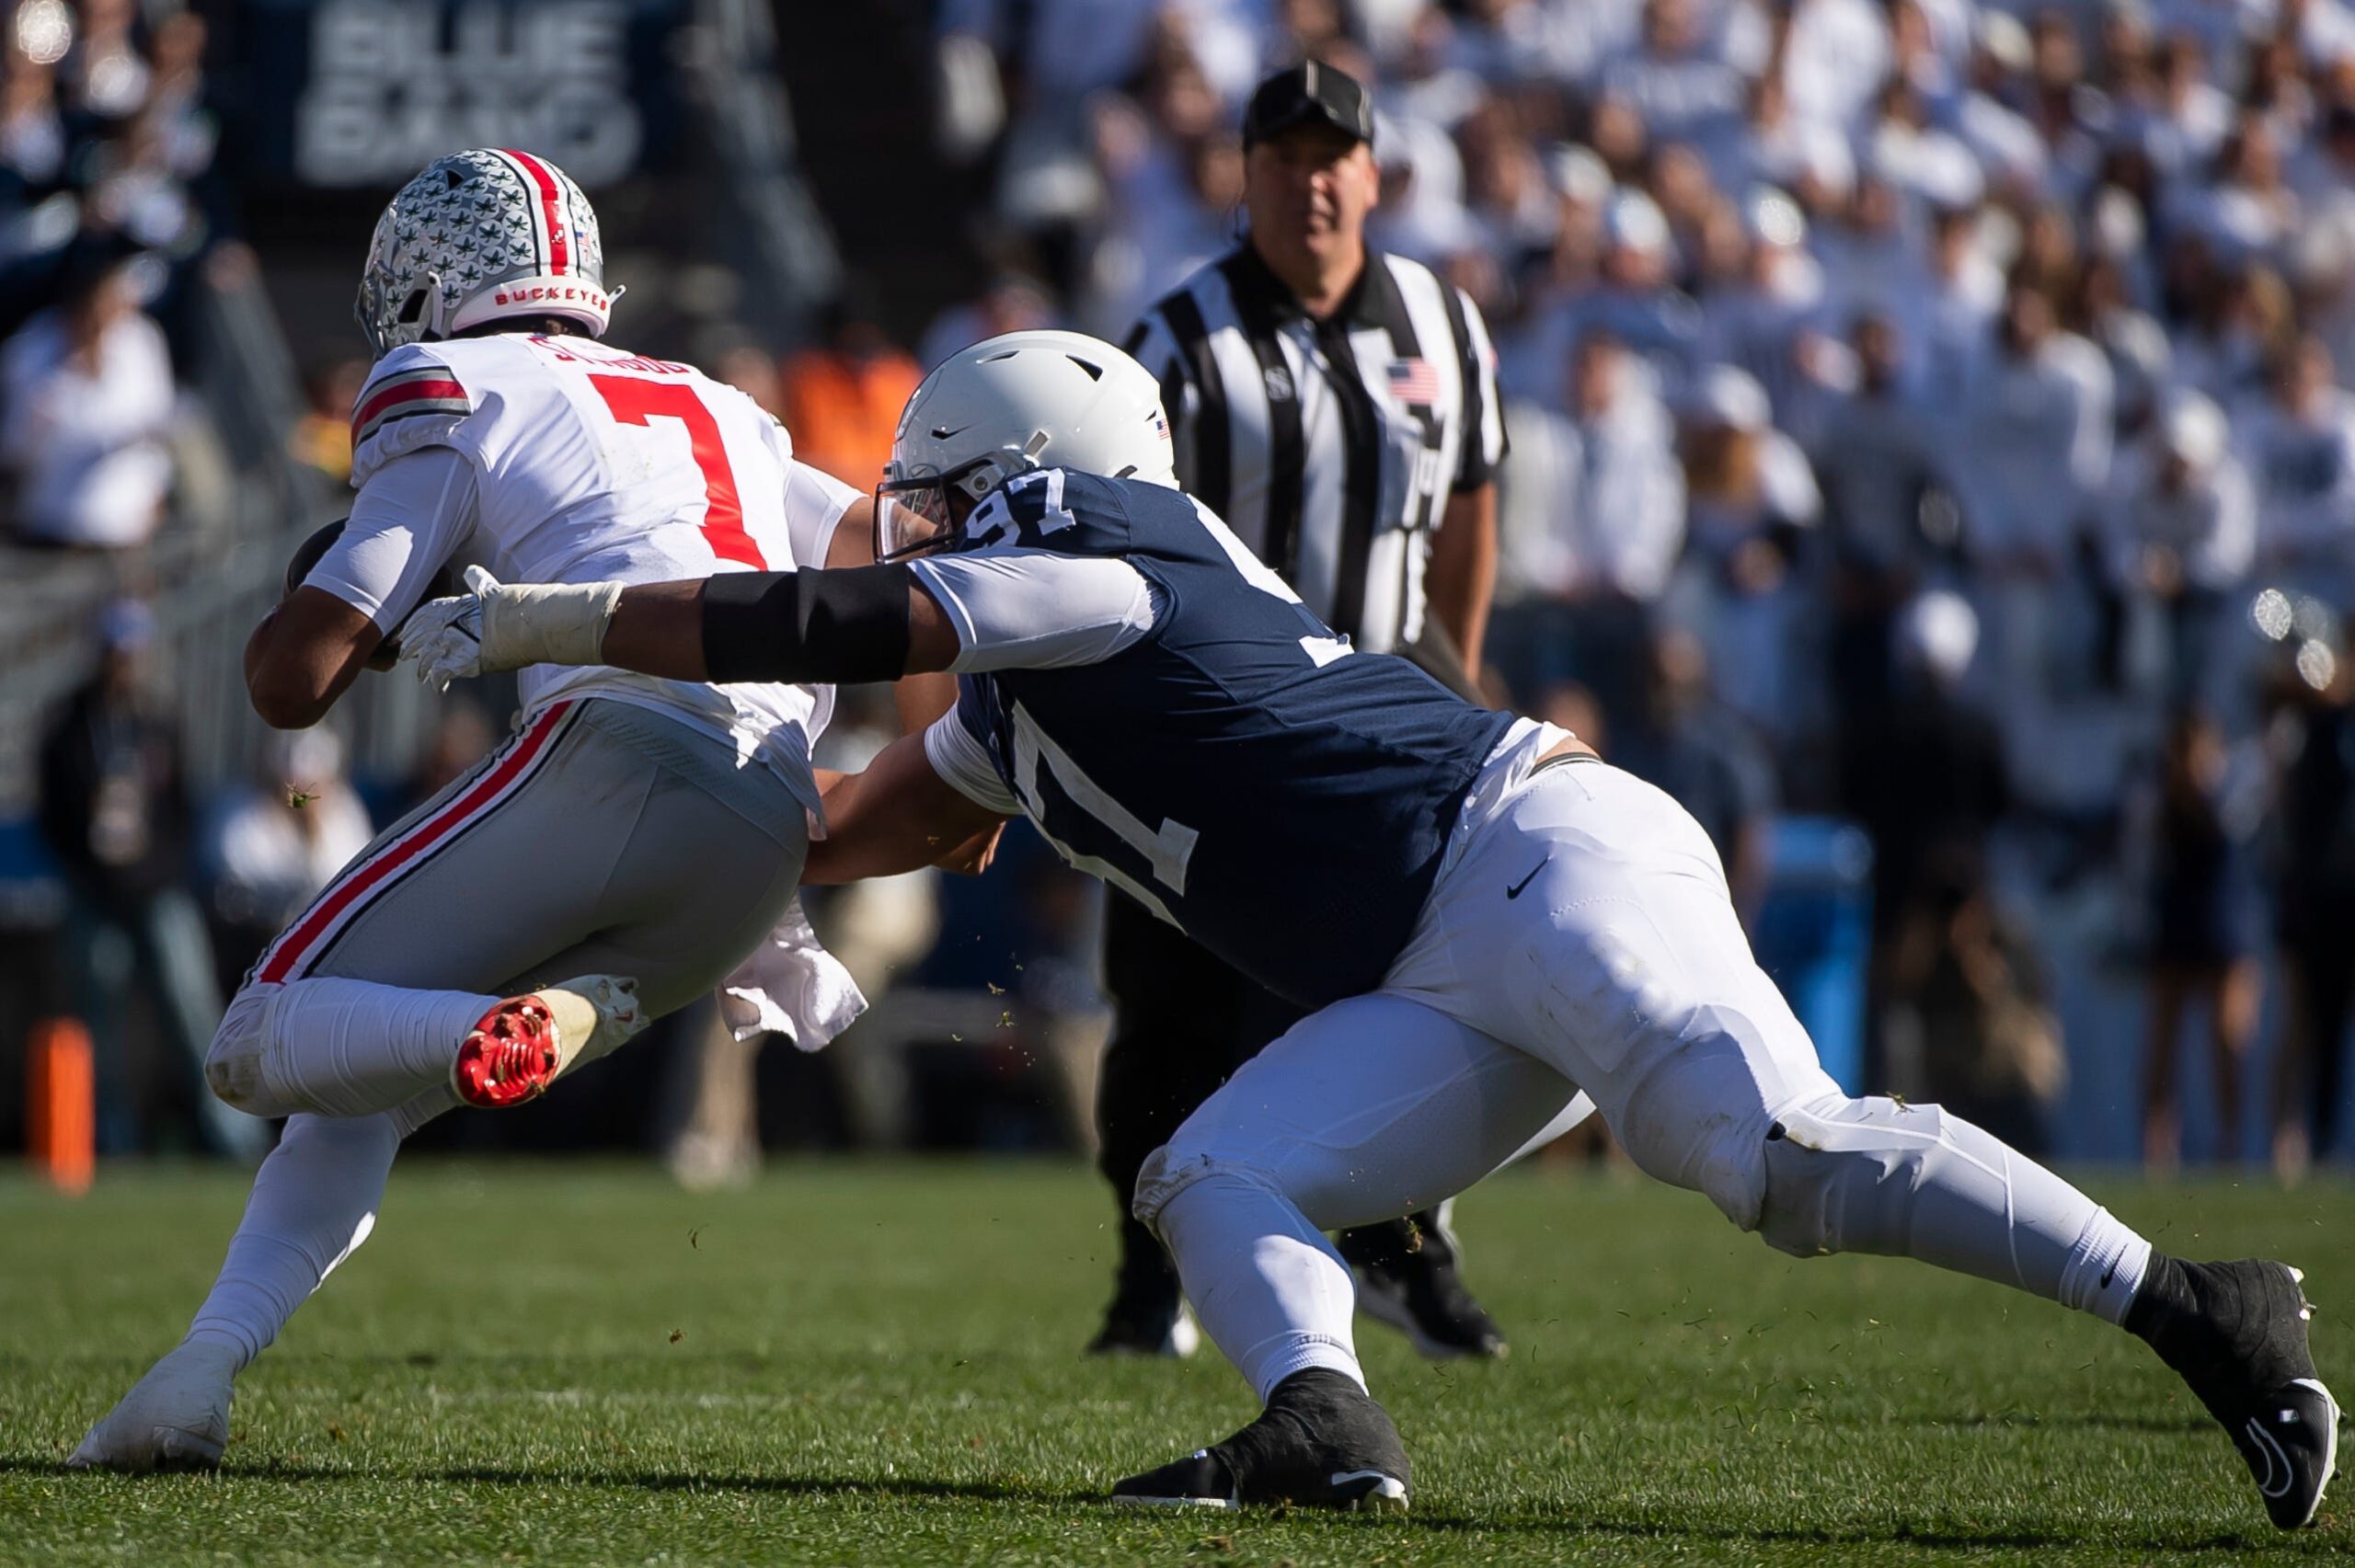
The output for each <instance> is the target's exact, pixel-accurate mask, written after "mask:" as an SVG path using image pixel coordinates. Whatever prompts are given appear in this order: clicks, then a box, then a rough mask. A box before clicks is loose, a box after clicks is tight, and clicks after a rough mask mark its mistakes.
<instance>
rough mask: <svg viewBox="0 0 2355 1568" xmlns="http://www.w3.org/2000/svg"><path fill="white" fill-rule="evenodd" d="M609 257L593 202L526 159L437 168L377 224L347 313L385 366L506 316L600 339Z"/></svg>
mask: <svg viewBox="0 0 2355 1568" xmlns="http://www.w3.org/2000/svg"><path fill="white" fill-rule="evenodd" d="M612 310H613V297H612V296H611V295H610V294H608V293H607V292H605V247H604V244H603V241H602V240H600V239H599V237H598V235H597V214H596V213H595V212H593V211H592V210H591V208H590V206H589V198H587V197H586V196H583V195H582V194H581V193H580V187H579V186H577V185H575V184H573V183H572V180H571V179H570V177H568V176H567V175H566V174H565V172H564V171H563V170H562V169H560V168H558V167H557V166H555V165H554V164H552V163H550V162H548V161H547V160H546V158H543V157H539V156H537V155H534V154H531V153H517V152H510V151H505V150H493V149H491V148H488V147H478V148H476V149H475V150H474V151H472V152H465V153H452V154H451V155H448V156H447V157H442V158H436V159H434V160H433V162H432V163H431V164H429V165H427V166H426V168H425V172H424V173H423V174H420V175H419V176H418V177H416V178H415V179H412V180H410V181H409V182H408V184H407V185H405V186H403V187H401V189H400V194H399V195H397V196H395V197H394V198H393V200H392V202H391V204H390V205H388V206H386V207H385V215H384V216H383V217H381V218H379V219H377V220H376V233H375V235H374V236H373V238H372V239H370V241H369V242H368V264H367V266H366V267H365V268H363V269H362V271H361V274H360V299H359V301H358V303H356V304H354V305H353V307H352V314H353V315H356V316H357V317H359V320H360V330H361V331H362V332H363V333H365V334H367V337H368V343H369V347H371V348H373V349H374V350H375V351H376V357H377V358H378V359H382V358H384V357H385V355H386V354H389V353H391V352H392V351H393V350H394V349H397V348H399V347H400V346H401V345H402V344H404V343H418V342H424V341H427V340H429V339H431V338H447V337H449V336H451V335H452V334H454V333H457V332H462V331H464V330H465V329H466V328H467V327H469V326H480V325H481V324H482V323H484V322H486V321H495V320H497V319H498V318H500V317H501V316H510V315H556V316H562V317H564V318H565V319H566V320H568V321H577V322H579V323H580V325H581V326H583V327H585V328H586V329H587V330H588V332H589V335H590V336H591V337H592V338H599V337H603V335H604V331H605V322H606V319H607V317H608V316H609V315H611V314H612Z"/></svg>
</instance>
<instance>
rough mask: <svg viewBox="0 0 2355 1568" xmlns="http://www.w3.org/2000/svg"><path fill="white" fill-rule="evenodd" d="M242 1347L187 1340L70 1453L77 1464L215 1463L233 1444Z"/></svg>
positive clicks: (148, 1467) (164, 1466) (162, 1466)
mask: <svg viewBox="0 0 2355 1568" xmlns="http://www.w3.org/2000/svg"><path fill="white" fill-rule="evenodd" d="M236 1376H237V1354H236V1351H234V1350H229V1349H227V1348H225V1347H224V1346H221V1345H180V1346H179V1347H178V1349H176V1350H174V1351H172V1352H171V1353H170V1354H169V1355H167V1356H165V1357H164V1358H163V1359H162V1360H161V1361H158V1362H156V1363H155V1366H153V1367H151V1368H148V1369H147V1375H146V1376H145V1377H144V1378H142V1379H139V1381H137V1382H136V1383H133V1384H132V1388H131V1391H130V1392H129V1393H127V1394H125V1395H123V1396H122V1400H121V1403H119V1404H117V1405H116V1406H115V1407H114V1408H113V1409H112V1410H110V1411H109V1412H107V1413H106V1414H105V1415H104V1416H102V1417H101V1418H100V1419H99V1421H98V1425H95V1426H93V1427H91V1428H90V1431H89V1435H88V1436H86V1437H84V1438H83V1439H82V1444H81V1447H79V1448H75V1450H74V1452H73V1454H72V1455H71V1456H70V1457H69V1458H67V1459H66V1461H65V1463H66V1465H67V1466H68V1467H69V1468H71V1469H74V1470H119V1471H130V1472H131V1473H132V1474H133V1475H144V1474H145V1473H146V1472H147V1471H155V1470H212V1469H213V1468H215V1467H216V1466H218V1465H219V1464H220V1462H221V1450H222V1449H224V1448H227V1447H228V1446H229V1401H230V1398H231V1395H232V1393H233V1392H234V1390H235V1386H236Z"/></svg>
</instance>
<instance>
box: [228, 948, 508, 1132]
mask: <svg viewBox="0 0 2355 1568" xmlns="http://www.w3.org/2000/svg"><path fill="white" fill-rule="evenodd" d="M499 1000H500V999H499V998H497V997H495V996H478V995H476V994H475V993H473V992H471V991H459V990H408V988H406V987H402V986H385V985H377V984H375V983H373V981H369V980H347V979H308V980H293V981H291V982H289V983H288V984H287V985H285V986H283V987H282V988H281V989H280V990H279V991H278V993H277V994H276V995H275V996H273V997H271V998H270V1010H269V1014H268V1017H267V1019H266V1021H265V1023H264V1024H263V1035H264V1037H263V1041H262V1047H261V1059H260V1068H261V1085H260V1086H261V1091H262V1093H263V1095H264V1096H265V1099H264V1101H263V1103H264V1104H267V1105H270V1106H272V1107H286V1108H288V1109H293V1108H300V1109H303V1110H310V1111H316V1112H318V1113H319V1114H320V1115H322V1116H373V1115H374V1114H375V1113H377V1112H379V1111H388V1110H391V1109H392V1108H394V1107H395V1106H396V1105H403V1104H408V1102H409V1101H411V1100H413V1099H415V1098H417V1096H418V1095H419V1094H422V1093H430V1092H431V1091H433V1090H436V1089H440V1088H442V1087H443V1086H445V1085H447V1084H448V1083H449V1082H450V1066H451V1063H453V1062H454V1061H455V1060H456V1059H457V1055H458V1047H459V1046H460V1044H462V1043H463V1042H464V1041H465V1037H466V1031H467V1030H469V1029H471V1028H473V1027H474V1026H475V1024H477V1023H478V1022H480V1021H481V1018H482V1015H483V1014H484V1013H488V1011H490V1009H491V1007H492V1006H493V1004H495V1003H496V1002H497V1001H499Z"/></svg>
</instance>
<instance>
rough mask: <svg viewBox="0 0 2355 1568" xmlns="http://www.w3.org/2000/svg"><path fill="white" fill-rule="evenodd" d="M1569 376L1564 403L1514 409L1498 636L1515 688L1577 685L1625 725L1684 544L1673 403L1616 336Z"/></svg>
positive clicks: (1602, 340)
mask: <svg viewBox="0 0 2355 1568" xmlns="http://www.w3.org/2000/svg"><path fill="white" fill-rule="evenodd" d="M1565 380H1566V381H1567V383H1568V384H1567V385H1566V386H1565V387H1564V388H1563V394H1564V397H1563V402H1562V404H1561V405H1558V406H1544V407H1541V406H1522V407H1521V408H1517V409H1515V410H1514V412H1513V415H1512V418H1511V425H1512V429H1513V432H1514V434H1513V460H1512V462H1511V464H1507V466H1506V469H1505V472H1504V476H1503V481H1502V484H1503V488H1502V491H1501V493H1500V496H1499V513H1500V528H1499V532H1500V534H1501V545H1502V549H1501V552H1500V559H1499V568H1498V573H1497V598H1498V608H1497V613H1496V624H1495V627H1494V629H1493V630H1492V631H1491V633H1490V642H1491V643H1492V644H1493V645H1494V646H1495V647H1496V648H1497V661H1498V664H1499V667H1500V668H1502V669H1503V670H1505V673H1506V679H1507V681H1509V682H1510V683H1511V686H1512V688H1513V690H1514V691H1515V692H1519V693H1522V694H1523V695H1524V696H1525V695H1529V694H1531V693H1534V692H1538V691H1541V690H1543V689H1545V688H1546V687H1548V686H1551V685H1554V684H1556V683H1557V682H1558V681H1563V680H1567V679H1578V680H1580V681H1586V682H1587V683H1588V684H1589V685H1590V686H1591V687H1592V688H1593V689H1594V690H1595V692H1596V695H1597V698H1598V700H1599V701H1601V702H1602V703H1603V707H1604V710H1605V712H1606V713H1607V714H1610V715H1612V716H1614V717H1625V716H1626V715H1627V714H1628V713H1629V712H1631V711H1632V706H1633V704H1635V702H1636V701H1637V698H1638V696H1639V694H1640V692H1639V685H1638V679H1637V671H1638V668H1639V666H1640V664H1641V657H1640V655H1641V650H1642V648H1643V647H1644V646H1645V644H1646V642H1647V641H1648V638H1649V635H1650V607H1651V605H1652V604H1653V603H1654V601H1657V600H1658V599H1659V598H1660V594H1661V592H1662V590H1663V589H1665V588H1666V587H1667V585H1668V581H1669V578H1670V575H1671V572H1673V571H1674V569H1675V567H1676V560H1677V556H1678V555H1679V554H1680V553H1681V552H1682V551H1683V545H1684V473H1683V468H1682V467H1681V466H1680V465H1679V464H1678V462H1677V456H1676V445H1675V441H1676V432H1675V426H1674V425H1673V424H1672V423H1671V420H1670V418H1669V416H1668V410H1667V408H1666V407H1665V406H1662V404H1661V402H1660V397H1659V395H1657V394H1656V393H1655V392H1654V391H1653V390H1652V382H1651V378H1650V376H1648V374H1647V373H1645V371H1644V369H1643V367H1642V366H1641V364H1640V363H1639V362H1638V361H1637V360H1636V358H1635V356H1634V355H1632V354H1631V353H1630V352H1629V351H1628V350H1627V349H1626V347H1625V346H1623V345H1622V344H1621V343H1620V342H1619V341H1618V340H1617V339H1616V338H1613V337H1611V336H1610V335H1609V334H1607V333H1602V332H1594V333H1590V334H1588V335H1587V336H1586V337H1585V338H1582V339H1581V340H1580V342H1579V344H1578V345H1577V347H1576V349H1574V350H1573V352H1572V354H1571V355H1570V356H1569V361H1568V374H1567V376H1566V378H1565ZM1557 407H1558V408H1559V410H1560V411H1557Z"/></svg>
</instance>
